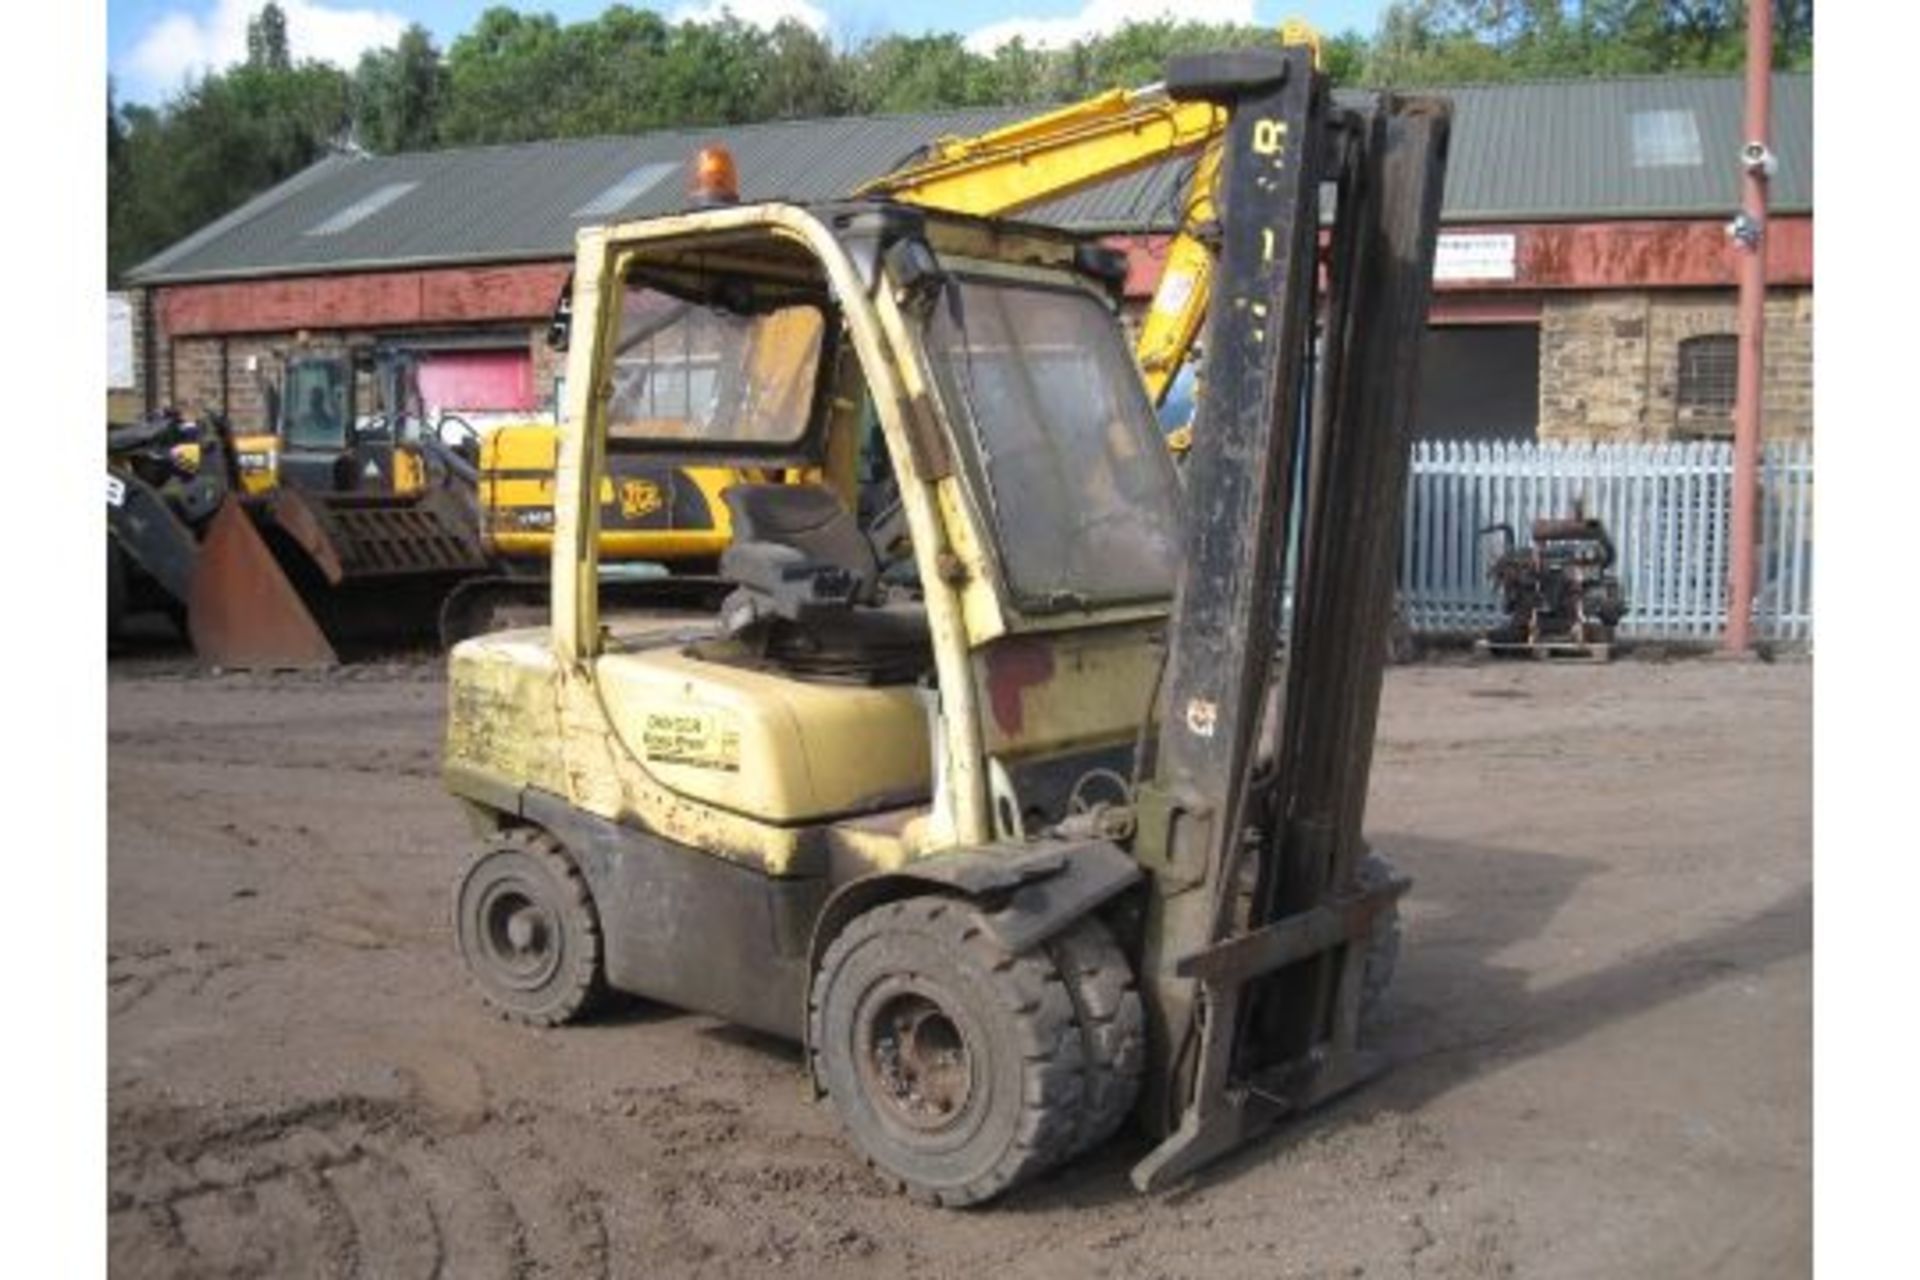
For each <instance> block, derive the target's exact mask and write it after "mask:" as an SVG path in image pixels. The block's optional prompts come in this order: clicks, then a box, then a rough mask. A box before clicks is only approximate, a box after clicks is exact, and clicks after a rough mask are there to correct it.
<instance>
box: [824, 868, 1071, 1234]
mask: <svg viewBox="0 0 1920 1280" xmlns="http://www.w3.org/2000/svg"><path fill="white" fill-rule="evenodd" d="M809 1017H810V1027H809V1029H810V1032H811V1035H810V1042H811V1043H810V1049H811V1052H812V1054H813V1058H814V1063H813V1065H814V1078H815V1079H816V1080H818V1081H819V1082H820V1083H821V1085H822V1086H823V1087H824V1088H825V1090H826V1092H827V1095H828V1096H829V1097H830V1098H832V1100H833V1104H834V1107H835V1109H836V1110H837V1111H838V1112H839V1113H840V1118H841V1121H842V1123H844V1124H845V1125H846V1127H847V1130H848V1132H849V1133H850V1134H851V1135H852V1137H853V1140H854V1143H855V1144H856V1145H857V1146H858V1147H859V1149H860V1152H861V1154H862V1155H864V1156H865V1157H866V1159H867V1162H868V1164H870V1165H871V1166H872V1167H873V1169H874V1170H875V1172H877V1173H878V1174H879V1175H880V1176H881V1177H882V1178H884V1179H886V1180H887V1181H888V1182H889V1183H891V1184H892V1185H893V1186H894V1188H895V1189H896V1190H900V1191H905V1192H907V1193H908V1194H909V1195H911V1196H913V1197H914V1198H915V1199H918V1200H922V1201H925V1202H927V1203H930V1204H939V1205H945V1206H950V1207H957V1206H961V1205H972V1204H979V1203H981V1202H983V1201H986V1200H990V1199H992V1198H993V1197H994V1196H997V1195H999V1194H1000V1193H1001V1192H1003V1191H1006V1190H1007V1189H1008V1188H1010V1187H1012V1186H1014V1185H1015V1184H1017V1183H1020V1182H1022V1181H1025V1180H1026V1179H1028V1178H1031V1177H1033V1176H1035V1175H1036V1174H1039V1173H1040V1172H1042V1171H1043V1170H1045V1169H1048V1168H1050V1167H1051V1166H1053V1165H1054V1164H1056V1163H1058V1162H1060V1161H1061V1160H1064V1159H1065V1158H1067V1156H1068V1155H1069V1154H1070V1153H1071V1152H1072V1151H1073V1149H1074V1144H1075V1141H1076V1139H1077V1138H1078V1136H1079V1134H1080V1129H1081V1119H1082V1107H1081V1100H1082V1094H1083V1090H1084V1088H1085V1070H1084V1050H1083V1048H1082V1043H1083V1038H1082V1033H1081V1027H1080V1025H1079V1023H1078V1021H1077V1020H1076V1018H1075V1016H1074V1002H1073V997H1072V996H1071V995H1070V994H1069V992H1068V989H1067V984H1066V982H1065V981H1063V980H1062V978H1061V975H1060V971H1059V969H1058V967H1057V966H1056V965H1055V963H1054V960H1053V957H1052V956H1051V955H1049V954H1048V951H1047V949H1046V948H1044V947H1040V948H1035V949H1034V950H1031V951H1026V952H1022V953H1021V954H1019V955H1010V954H1008V953H1007V952H1006V951H1004V950H1002V949H1001V948H1000V947H999V946H998V945H997V944H996V943H995V942H994V941H993V939H992V937H991V936H990V935H989V934H988V933H987V931H986V929H985V927H984V926H983V924H982V922H981V918H980V912H979V911H978V910H976V909H975V908H974V907H973V906H972V905H971V904H969V903H967V902H963V901H961V900H959V899H956V898H948V897H942V896H938V895H929V896H923V897H915V898H906V899H903V900H900V901H897V902H890V903H886V904H883V905H881V906H879V907H876V908H874V909H873V910H871V911H869V912H867V913H866V914H864V915H861V916H859V917H856V918H855V919H854V921H853V922H852V923H851V924H849V925H848V926H847V927H846V929H845V930H844V931H843V932H842V933H841V934H840V936H839V937H837V938H835V939H834V941H833V944H832V945H831V946H830V947H828V948H827V952H826V955H825V956H824V957H823V958H822V959H821V962H820V968H819V971H818V972H817V973H816V975H815V977H814V982H813V989H812V992H811V995H810V998H809Z"/></svg>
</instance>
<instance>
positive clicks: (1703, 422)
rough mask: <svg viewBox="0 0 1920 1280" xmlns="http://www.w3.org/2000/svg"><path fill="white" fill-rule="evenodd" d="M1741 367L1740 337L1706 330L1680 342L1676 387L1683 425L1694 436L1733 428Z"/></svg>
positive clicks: (1676, 396)
mask: <svg viewBox="0 0 1920 1280" xmlns="http://www.w3.org/2000/svg"><path fill="white" fill-rule="evenodd" d="M1739 366H1740V339H1739V338H1738V337H1737V336H1736V335H1734V334H1731V333H1703V334H1701V335H1699V336H1698V337H1693V338H1687V339H1685V340H1683V341H1682V342H1681V343H1680V373H1679V377H1678V379H1677V385H1676V387H1675V389H1674V401H1675V410H1676V414H1677V416H1678V419H1679V426H1680V428H1681V429H1682V430H1683V431H1686V432H1688V433H1690V434H1693V435H1726V434H1729V433H1731V432H1732V430H1733V391H1734V379H1735V373H1736V372H1737V370H1738V369H1739Z"/></svg>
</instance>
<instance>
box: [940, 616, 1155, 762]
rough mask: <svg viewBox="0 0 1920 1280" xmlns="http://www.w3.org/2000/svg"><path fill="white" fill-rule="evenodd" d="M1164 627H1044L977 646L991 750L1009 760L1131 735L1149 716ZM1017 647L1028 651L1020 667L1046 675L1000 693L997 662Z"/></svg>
mask: <svg viewBox="0 0 1920 1280" xmlns="http://www.w3.org/2000/svg"><path fill="white" fill-rule="evenodd" d="M1163 630H1164V627H1163V626H1162V624H1161V623H1159V622H1158V621H1155V622H1141V623H1135V624H1131V625H1121V626H1114V627H1102V628H1098V629H1086V630H1074V631H1060V632H1053V633H1048V632H1039V633H1035V634H1028V635H1020V636H1016V637H1009V638H1007V639H1004V640H1000V641H997V642H995V643H994V644H992V645H988V646H985V647H983V648H981V649H979V650H976V651H975V654H974V671H975V678H976V679H977V680H979V681H980V684H981V686H982V688H983V689H985V690H986V691H987V697H986V698H985V699H984V701H985V702H986V703H987V705H988V707H989V714H988V715H987V717H986V724H985V726H984V730H985V731H984V733H983V735H982V738H983V742H984V744H985V747H986V750H987V753H988V754H989V755H992V756H995V757H1005V758H1009V759H1012V758H1018V757H1023V756H1045V755H1052V754H1056V753H1058V752H1061V751H1066V750H1072V749H1077V748H1082V747H1092V746H1108V745H1112V744H1115V743H1120V742H1130V741H1132V740H1133V738H1134V737H1135V736H1136V735H1137V734H1138V733H1139V730H1140V725H1141V722H1142V721H1144V720H1148V719H1150V718H1151V717H1152V712H1153V708H1152V706H1151V705H1150V702H1151V699H1152V697H1153V695H1154V687H1153V685H1154V680H1155V678H1156V676H1157V674H1158V671H1159V666H1160V655H1161V650H1160V648H1159V646H1158V644H1157V641H1158V639H1159V637H1160V634H1161V632H1162V631H1163ZM1015 647H1017V648H1018V649H1020V650H1022V651H1023V652H1022V653H1021V655H1020V656H1021V657H1022V658H1023V659H1024V661H1023V662H1022V663H1021V664H1020V665H1021V666H1023V667H1026V668H1027V669H1029V670H1041V671H1045V672H1046V673H1047V674H1046V676H1045V677H1044V678H1043V679H1036V680H1034V681H1032V682H1031V683H1020V682H1018V681H1008V684H1007V688H1008V691H1007V692H1001V693H999V694H998V696H996V691H995V690H994V688H993V684H994V681H995V675H994V671H995V668H996V666H998V665H1000V664H1001V663H1004V662H1005V660H1006V655H1007V653H1008V651H1009V650H1010V649H1012V648H1015ZM1002 679H1005V677H1002Z"/></svg>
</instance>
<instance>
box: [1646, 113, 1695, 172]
mask: <svg viewBox="0 0 1920 1280" xmlns="http://www.w3.org/2000/svg"><path fill="white" fill-rule="evenodd" d="M1700 160H1701V152H1700V124H1699V121H1697V120H1695V119H1694V116H1693V112H1691V111H1636V112H1634V113H1633V167H1634V168H1636V169H1685V168H1695V167H1698V165H1699V164H1700Z"/></svg>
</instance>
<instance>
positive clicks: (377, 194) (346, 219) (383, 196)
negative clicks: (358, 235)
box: [307, 182, 420, 236]
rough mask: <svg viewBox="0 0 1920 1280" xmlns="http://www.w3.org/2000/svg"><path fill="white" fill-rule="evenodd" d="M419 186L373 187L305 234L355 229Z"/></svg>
mask: <svg viewBox="0 0 1920 1280" xmlns="http://www.w3.org/2000/svg"><path fill="white" fill-rule="evenodd" d="M419 185H420V184H419V183H417V182H389V183H388V184H387V185H386V186H384V187H375V188H374V189H373V190H372V191H369V192H368V193H367V194H366V195H364V196H361V197H360V198H359V199H358V200H355V201H354V202H353V203H352V204H350V205H348V206H347V207H346V208H344V209H341V210H340V211H339V212H337V213H335V214H334V215H333V216H332V217H330V218H328V219H326V220H325V221H324V222H316V223H315V224H314V225H313V226H311V227H309V228H307V234H308V235H310V236H332V235H338V234H340V233H341V232H342V231H345V230H346V229H347V228H348V227H355V226H358V225H360V224H361V223H362V222H365V221H366V220H367V219H368V218H371V217H372V216H373V215H374V214H376V213H378V212H380V211H381V210H382V209H384V208H386V207H387V206H388V205H390V204H392V203H393V202H394V201H395V200H398V199H399V198H400V197H401V196H404V195H405V194H407V192H409V191H411V190H413V189H414V188H415V187H417V186H419Z"/></svg>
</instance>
